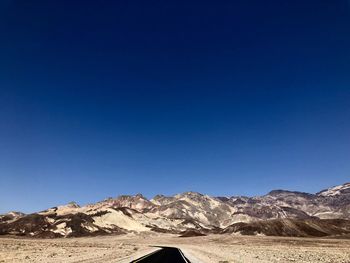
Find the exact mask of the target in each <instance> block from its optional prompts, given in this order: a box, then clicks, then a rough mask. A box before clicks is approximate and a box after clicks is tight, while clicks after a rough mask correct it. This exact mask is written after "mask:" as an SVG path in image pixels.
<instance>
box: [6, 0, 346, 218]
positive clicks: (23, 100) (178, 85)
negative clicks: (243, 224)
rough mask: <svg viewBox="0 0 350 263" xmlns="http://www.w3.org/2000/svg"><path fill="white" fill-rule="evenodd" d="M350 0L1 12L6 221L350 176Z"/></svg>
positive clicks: (88, 4)
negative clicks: (69, 207)
mask: <svg viewBox="0 0 350 263" xmlns="http://www.w3.org/2000/svg"><path fill="white" fill-rule="evenodd" d="M349 7H350V4H349V2H348V1H345V0H334V1H329V0H327V1H324V0H308V1H305V0H290V1H289V0H287V1H281V0H275V1H271V0H266V1H261V0H257V1H247V0H241V1H198V2H197V1H183V2H182V1H126V0H125V1H86V0H84V1H63V0H57V1H54V0H50V1H47V0H45V1H44V0H43V1H27V0H22V1H19V0H6V1H1V3H0V33H1V34H0V185H1V191H0V212H6V211H8V210H22V211H25V212H28V211H35V210H40V209H44V208H47V207H51V206H54V205H57V204H61V203H65V202H68V201H71V200H75V201H77V202H79V203H81V204H85V203H88V202H95V201H98V200H100V199H103V198H105V197H108V196H117V195H119V194H135V193H138V192H141V193H143V194H144V195H145V196H147V197H152V196H153V195H155V194H158V193H163V194H169V195H170V194H174V193H178V192H183V191H188V190H193V191H199V192H203V193H207V194H211V195H236V194H244V195H258V194H264V193H266V192H268V191H269V190H272V189H275V188H285V189H290V190H301V191H308V192H316V191H318V190H320V189H323V188H325V187H328V186H332V185H336V184H340V183H344V182H346V181H350V180H349V178H350V11H349V10H350V9H349Z"/></svg>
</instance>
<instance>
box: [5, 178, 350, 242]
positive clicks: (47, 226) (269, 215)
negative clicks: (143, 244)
mask: <svg viewBox="0 0 350 263" xmlns="http://www.w3.org/2000/svg"><path fill="white" fill-rule="evenodd" d="M140 232H159V233H173V234H178V235H180V236H195V235H206V234H210V233H215V234H242V235H273V236H301V237H308V236H310V237H312V236H318V237H321V236H340V237H349V236H350V183H345V184H342V185H339V186H335V187H331V188H328V189H326V190H322V191H320V192H318V193H315V194H310V193H303V192H296V191H287V190H273V191H271V192H269V193H268V194H266V195H263V196H255V197H246V196H231V197H212V196H209V195H205V194H201V193H197V192H185V193H181V194H177V195H174V196H164V195H157V196H155V197H154V198H152V199H150V200H148V199H147V198H145V197H144V196H143V195H141V194H137V195H134V196H131V195H122V196H118V197H116V198H108V199H105V200H103V201H100V202H97V203H95V204H88V205H85V206H79V205H78V204H76V203H75V202H71V203H69V204H66V205H61V206H57V207H52V208H49V209H47V210H45V211H40V212H36V213H32V214H24V213H20V212H10V213H7V214H4V215H0V235H16V236H28V237H38V238H40V237H42V238H53V237H78V236H95V235H107V234H127V233H140Z"/></svg>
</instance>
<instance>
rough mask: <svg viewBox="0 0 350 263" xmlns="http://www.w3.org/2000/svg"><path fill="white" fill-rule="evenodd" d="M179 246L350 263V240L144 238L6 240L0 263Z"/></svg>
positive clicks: (194, 253)
mask: <svg viewBox="0 0 350 263" xmlns="http://www.w3.org/2000/svg"><path fill="white" fill-rule="evenodd" d="M155 245H160V246H162V245H163V246H177V247H179V248H180V249H182V250H183V251H184V252H185V253H188V254H189V255H190V256H191V258H197V260H198V262H203V263H215V262H217V263H227V262H244V263H247V262H248V263H249V262H261V263H262V262H264V263H265V262H266V263H267V262H302V263H303V262H327V263H331V262H332V263H333V262H342V263H350V252H349V251H350V240H348V239H314V238H312V239H311V238H279V237H263V236H259V237H250V236H233V235H211V236H206V237H189V238H179V237H176V236H173V235H168V234H163V235H159V234H141V235H132V234H130V235H123V236H105V237H89V238H87V237H84V238H68V239H19V238H10V237H2V238H0V262H16V263H17V262H19V263H20V262H47V263H50V262H68V263H69V262H91V263H92V262H118V261H120V262H128V261H129V260H130V259H135V258H137V257H139V256H141V255H143V254H147V253H148V252H149V251H151V250H152V249H154V248H152V247H151V246H155Z"/></svg>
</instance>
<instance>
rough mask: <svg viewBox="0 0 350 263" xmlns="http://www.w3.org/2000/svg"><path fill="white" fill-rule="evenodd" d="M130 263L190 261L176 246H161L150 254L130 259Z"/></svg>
mask: <svg viewBox="0 0 350 263" xmlns="http://www.w3.org/2000/svg"><path fill="white" fill-rule="evenodd" d="M131 263H191V262H190V261H189V260H188V259H187V258H186V257H185V256H184V254H183V253H182V252H181V250H180V249H178V248H176V247H162V249H161V250H157V251H156V252H153V253H151V254H148V255H146V256H143V257H141V258H139V259H136V260H133V261H131Z"/></svg>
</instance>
